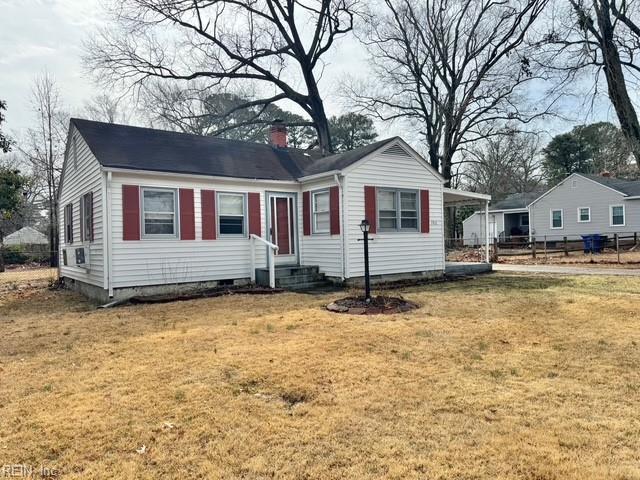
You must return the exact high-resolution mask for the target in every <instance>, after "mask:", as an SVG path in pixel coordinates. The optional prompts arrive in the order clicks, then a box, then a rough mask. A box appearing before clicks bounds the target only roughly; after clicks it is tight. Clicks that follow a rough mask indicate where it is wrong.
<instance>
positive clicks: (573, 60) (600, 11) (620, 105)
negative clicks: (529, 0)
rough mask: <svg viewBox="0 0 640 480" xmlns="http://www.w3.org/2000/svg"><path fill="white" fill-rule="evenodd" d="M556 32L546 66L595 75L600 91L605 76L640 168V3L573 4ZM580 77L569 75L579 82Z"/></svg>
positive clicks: (563, 10)
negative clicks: (636, 95)
mask: <svg viewBox="0 0 640 480" xmlns="http://www.w3.org/2000/svg"><path fill="white" fill-rule="evenodd" d="M553 21H554V23H553V25H552V30H551V32H550V33H549V34H548V35H547V36H546V38H545V40H544V42H543V43H541V44H540V45H541V46H543V47H544V49H545V50H546V51H547V55H546V59H545V63H546V64H547V65H548V66H550V67H552V68H554V69H556V70H559V71H563V72H568V73H572V72H578V71H583V70H589V71H593V72H594V73H595V77H594V78H595V84H596V88H594V92H595V93H597V92H598V88H597V86H598V82H599V80H600V79H601V78H602V77H604V79H605V81H606V85H607V93H608V97H609V99H610V101H611V104H612V105H613V107H614V109H615V111H616V114H617V117H618V121H619V122H620V127H621V129H622V132H623V134H624V136H625V137H626V138H627V141H628V143H629V145H630V146H631V150H632V152H633V155H634V157H635V159H636V164H637V165H638V167H640V122H639V121H638V115H637V113H636V109H635V107H634V105H633V102H632V100H631V96H630V94H629V88H630V87H631V88H632V89H637V87H638V79H639V78H640V62H639V61H638V59H637V56H638V55H637V53H638V48H639V47H640V2H638V1H637V0H569V3H567V4H564V3H562V4H561V5H560V10H559V11H558V12H556V14H555V15H554V16H553ZM574 77H575V75H568V77H567V78H569V80H573V79H574Z"/></svg>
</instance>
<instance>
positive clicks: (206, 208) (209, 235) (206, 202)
mask: <svg viewBox="0 0 640 480" xmlns="http://www.w3.org/2000/svg"><path fill="white" fill-rule="evenodd" d="M200 202H201V210H202V239H203V240H215V239H216V233H217V232H216V192H215V191H213V190H200Z"/></svg>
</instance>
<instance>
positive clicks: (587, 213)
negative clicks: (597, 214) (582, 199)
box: [578, 207, 591, 223]
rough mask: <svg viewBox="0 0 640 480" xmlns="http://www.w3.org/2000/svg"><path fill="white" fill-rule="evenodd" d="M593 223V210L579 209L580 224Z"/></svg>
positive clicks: (588, 208)
mask: <svg viewBox="0 0 640 480" xmlns="http://www.w3.org/2000/svg"><path fill="white" fill-rule="evenodd" d="M590 221H591V208H590V207H580V208H578V223H588V222H590Z"/></svg>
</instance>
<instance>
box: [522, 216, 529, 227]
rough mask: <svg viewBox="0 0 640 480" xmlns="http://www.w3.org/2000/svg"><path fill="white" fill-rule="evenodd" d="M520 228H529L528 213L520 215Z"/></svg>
mask: <svg viewBox="0 0 640 480" xmlns="http://www.w3.org/2000/svg"><path fill="white" fill-rule="evenodd" d="M520 226H521V227H528V226H529V214H528V213H521V214H520Z"/></svg>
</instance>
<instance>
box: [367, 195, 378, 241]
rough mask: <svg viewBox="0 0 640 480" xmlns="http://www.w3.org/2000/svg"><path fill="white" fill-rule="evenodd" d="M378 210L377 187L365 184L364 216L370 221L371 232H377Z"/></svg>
mask: <svg viewBox="0 0 640 480" xmlns="http://www.w3.org/2000/svg"><path fill="white" fill-rule="evenodd" d="M377 217H378V215H377V212H376V187H372V186H370V185H365V186H364V218H366V219H367V220H368V221H369V225H371V227H370V228H369V233H376V231H377V225H378V222H377V220H378V218H377Z"/></svg>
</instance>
